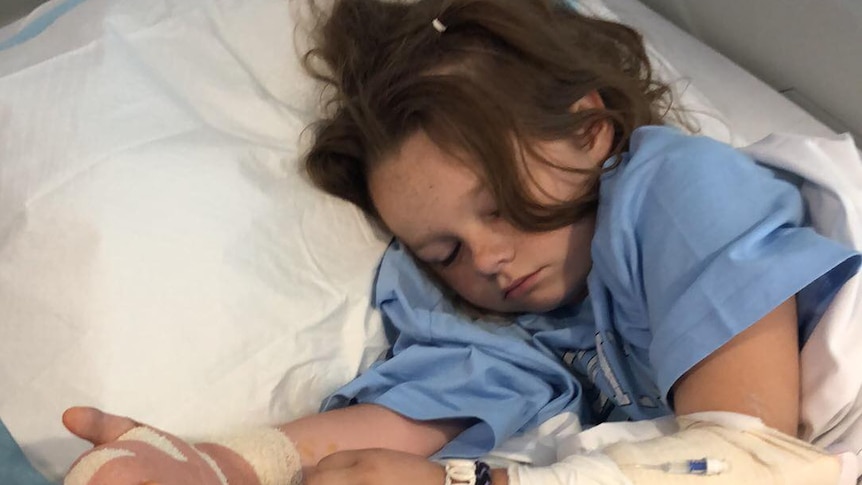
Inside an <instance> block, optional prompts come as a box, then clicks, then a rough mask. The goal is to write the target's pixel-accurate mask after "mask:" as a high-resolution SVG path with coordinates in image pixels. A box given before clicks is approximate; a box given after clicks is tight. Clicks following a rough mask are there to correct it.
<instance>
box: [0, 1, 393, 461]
mask: <svg viewBox="0 0 862 485" xmlns="http://www.w3.org/2000/svg"><path fill="white" fill-rule="evenodd" d="M59 3H61V2H60V1H59V0H54V1H53V2H51V3H50V4H49V7H50V6H56V5H58V4H59ZM44 11H45V9H43V12H44ZM37 15H38V13H37ZM292 18H293V15H292V12H291V11H289V9H288V3H287V2H284V1H282V0H244V1H233V0H213V1H208V2H188V1H184V0H163V1H160V2H140V1H138V0H116V1H109V0H87V1H85V2H83V3H81V4H80V5H79V6H78V7H76V8H75V9H73V10H71V11H70V12H68V13H67V14H66V15H64V16H63V17H60V18H59V19H58V20H57V21H56V22H55V23H54V24H52V25H51V26H50V27H49V28H48V29H47V30H46V31H45V32H43V33H42V34H41V35H40V36H39V37H36V38H34V39H32V40H30V41H28V42H25V43H22V44H20V45H18V46H15V47H12V48H10V49H8V50H5V51H2V52H0V153H3V160H2V162H0V390H2V392H0V418H2V419H3V420H4V421H5V422H6V424H7V425H8V427H9V428H10V430H11V432H12V433H13V435H14V436H15V437H16V439H17V440H18V441H19V442H20V443H21V444H22V446H23V448H24V450H25V452H26V453H27V455H28V457H29V458H30V459H31V460H32V461H33V462H34V464H35V465H36V466H37V467H38V468H39V469H41V470H42V471H44V472H46V473H48V474H49V475H51V476H54V477H56V476H59V475H61V474H62V473H63V471H64V469H65V467H66V466H68V464H69V463H71V461H72V459H74V458H75V457H76V456H77V455H78V454H79V453H80V452H81V451H83V450H84V449H85V448H86V446H85V445H84V443H82V442H78V441H76V440H73V439H72V438H71V437H69V436H68V435H67V433H66V432H65V431H64V430H63V428H62V427H61V424H60V420H59V418H60V413H61V412H62V411H63V409H65V408H66V407H68V406H71V405H76V404H86V405H95V406H100V407H104V408H106V409H108V410H110V411H113V412H117V413H124V414H128V415H131V416H134V417H135V418H137V419H139V420H142V421H146V422H149V423H152V424H153V425H155V426H160V427H163V428H166V429H169V430H171V431H174V432H177V433H180V434H185V435H195V434H202V433H207V432H212V431H218V430H220V429H224V428H229V427H234V426H237V425H241V424H257V423H264V422H280V421H284V420H288V419H290V418H292V417H295V416H297V415H300V414H305V413H309V412H312V411H314V410H316V409H317V407H318V405H319V402H320V399H321V397H322V396H323V395H325V394H327V393H328V392H330V391H331V390H333V389H334V388H335V387H337V386H338V385H340V384H342V383H344V382H346V381H347V380H349V379H350V378H352V377H353V376H354V375H355V374H356V373H357V371H358V370H359V369H360V367H361V366H362V365H364V364H366V363H368V362H369V361H371V360H373V359H374V358H376V357H377V355H378V354H379V353H380V352H381V351H382V350H383V348H384V344H385V339H384V337H383V334H382V331H381V328H380V324H379V318H377V316H376V315H375V314H374V313H372V312H371V311H370V310H369V305H368V303H369V288H370V285H371V281H372V277H373V270H374V267H375V265H376V263H377V259H378V257H379V256H380V254H381V252H382V250H383V249H384V247H385V241H384V240H381V239H380V238H379V237H378V236H376V235H375V234H374V233H373V232H372V231H371V230H370V229H369V227H368V225H367V224H366V222H365V220H364V219H363V217H362V216H361V215H360V214H359V213H358V212H357V211H356V210H355V209H353V208H352V207H349V206H347V204H345V203H342V202H340V201H336V200H334V199H332V198H329V197H327V196H324V195H322V194H321V193H319V192H317V191H315V190H314V189H313V188H312V187H311V186H310V185H309V184H308V183H307V182H305V181H304V180H303V179H302V178H301V177H300V176H299V175H298V168H297V157H298V154H299V151H298V150H299V148H297V147H298V140H299V138H300V133H301V131H302V130H303V128H304V127H305V125H306V123H307V122H308V121H309V120H311V119H312V118H313V116H312V111H311V109H310V107H311V106H313V105H314V102H315V99H316V98H315V97H314V89H315V87H314V86H313V85H312V83H311V82H310V81H309V80H307V79H306V78H305V77H304V76H303V74H302V72H301V70H300V69H299V66H298V64H297V60H296V56H295V55H294V48H293V42H292V39H293V37H292V35H293V25H292ZM29 21H30V22H35V21H38V18H33V19H30V20H29Z"/></svg>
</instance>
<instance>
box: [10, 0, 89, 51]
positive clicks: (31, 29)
mask: <svg viewBox="0 0 862 485" xmlns="http://www.w3.org/2000/svg"><path fill="white" fill-rule="evenodd" d="M85 1H86V0H66V1H65V2H61V3H60V4H59V5H57V6H55V7H54V8H52V9H50V10H48V11H47V12H45V13H44V14H43V15H42V16H41V17H39V18H37V19H35V20H33V21H31V22H30V23H29V24H27V26H26V27H24V28H23V29H21V31H20V32H18V33H17V34H15V35H13V36H12V37H10V38H8V39H6V40H4V41H2V42H0V51H3V50H6V49H8V48H10V47H14V46H16V45H18V44H20V43H22V42H26V41H28V40H30V39H32V38H33V37H36V36H37V35H39V34H41V33H42V32H43V31H44V30H45V29H47V28H48V27H49V26H50V25H51V24H53V23H54V22H56V21H57V19H59V18H60V17H62V16H63V15H65V14H66V13H67V12H69V11H70V10H72V9H73V8H75V7H77V6H78V5H80V4H82V3H84V2H85Z"/></svg>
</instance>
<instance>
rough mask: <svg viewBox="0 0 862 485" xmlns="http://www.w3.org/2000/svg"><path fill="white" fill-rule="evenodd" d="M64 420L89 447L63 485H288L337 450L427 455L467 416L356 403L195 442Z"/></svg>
mask: <svg viewBox="0 0 862 485" xmlns="http://www.w3.org/2000/svg"><path fill="white" fill-rule="evenodd" d="M63 424H64V425H65V426H66V427H67V428H68V429H69V431H71V432H72V433H73V434H75V435H76V436H78V437H79V438H82V439H85V440H87V441H89V442H91V443H92V444H93V445H94V448H93V449H92V450H90V451H88V452H87V453H85V454H84V455H82V456H81V458H79V460H78V461H77V462H76V463H75V465H74V466H73V467H72V469H71V470H70V472H69V474H68V475H67V477H66V481H65V482H64V483H66V484H67V485H107V484H111V485H127V484H128V485H138V484H140V483H145V482H148V481H152V482H154V483H190V482H189V480H192V479H191V478H190V477H194V479H193V480H192V481H193V482H194V483H197V484H199V485H218V484H219V483H223V480H221V479H220V478H219V476H218V475H219V474H221V475H222V476H223V478H224V479H226V480H227V481H228V482H229V483H243V484H247V485H254V484H261V485H268V484H269V483H270V481H271V480H272V479H275V478H278V479H277V480H276V481H277V482H279V483H280V482H282V481H285V483H287V482H290V479H289V478H286V477H281V475H279V474H284V473H289V474H291V476H294V475H295V473H296V472H297V471H298V470H299V469H300V468H301V469H304V470H306V471H308V470H310V469H311V468H312V467H314V466H315V465H317V464H318V462H319V461H320V460H321V459H323V458H325V457H326V456H328V455H330V454H332V453H336V452H339V451H345V450H356V449H363V448H385V449H389V450H396V451H399V452H403V453H405V454H406V455H408V456H414V457H415V456H417V455H419V456H422V457H427V456H430V455H431V454H432V453H434V452H435V451H437V450H439V449H440V448H442V447H443V446H444V445H445V444H446V443H447V442H449V441H451V440H452V439H454V438H455V437H456V436H457V435H458V434H459V433H460V432H461V431H463V430H464V429H465V428H466V427H467V426H468V425H469V421H457V420H447V421H431V422H420V421H415V420H412V419H409V418H406V417H404V416H401V415H399V414H397V413H395V412H393V411H390V410H389V409H386V408H383V407H381V406H377V405H371V404H360V405H355V406H351V407H348V408H344V409H339V410H334V411H327V412H324V413H320V414H316V415H312V416H308V417H305V418H301V419H299V420H296V421H293V422H291V423H287V424H284V425H282V426H280V427H279V428H278V431H275V430H269V431H264V432H263V434H261V433H260V432H256V433H257V434H255V436H257V437H258V438H257V439H254V440H251V441H250V440H249V439H248V438H245V439H240V440H239V441H237V436H234V437H226V439H227V441H224V440H217V442H216V443H207V442H204V443H197V444H195V445H192V444H190V443H187V442H185V441H183V440H181V439H179V438H177V437H175V436H173V435H171V434H169V433H165V432H162V431H158V430H154V429H152V428H149V427H147V426H145V425H142V424H140V423H138V422H136V421H134V420H132V419H129V418H125V417H121V416H114V415H111V414H107V413H103V412H101V411H99V410H97V409H93V408H72V409H69V410H68V411H66V413H65V414H64V415H63ZM130 433H131V434H135V436H134V437H131V436H130ZM238 436H240V435H238ZM285 436H286V437H287V439H285ZM121 437H122V439H121V440H118V439H120V438H121ZM285 442H286V443H287V444H285ZM226 443H230V445H227V444H226ZM237 445H238V446H237ZM225 446H227V447H225ZM172 450H173V451H172ZM201 453H203V455H202V454H201ZM177 457H184V459H177ZM207 459H209V460H210V462H207ZM285 460H287V462H285ZM294 460H296V461H294ZM255 463H258V464H259V465H263V468H259V467H257V466H255ZM279 463H281V464H282V465H279ZM285 463H292V464H289V465H287V466H288V467H289V468H290V470H291V471H287V470H280V471H279V472H277V475H278V476H277V477H276V476H274V475H272V473H273V470H276V469H279V468H280V467H283V465H284V464H285ZM261 470H263V471H261ZM267 470H268V471H267ZM291 483H293V482H291Z"/></svg>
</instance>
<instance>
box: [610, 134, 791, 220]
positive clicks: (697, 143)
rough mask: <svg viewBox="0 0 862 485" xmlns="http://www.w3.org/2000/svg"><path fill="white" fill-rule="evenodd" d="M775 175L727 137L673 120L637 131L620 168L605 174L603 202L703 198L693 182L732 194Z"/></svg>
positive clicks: (713, 190) (696, 184)
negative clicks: (689, 130) (725, 139)
mask: <svg viewBox="0 0 862 485" xmlns="http://www.w3.org/2000/svg"><path fill="white" fill-rule="evenodd" d="M774 179H775V174H774V172H773V171H771V170H769V169H767V168H765V167H763V166H761V165H759V164H758V163H756V161H755V160H754V159H753V158H752V157H751V156H749V155H748V154H746V153H744V152H742V151H740V150H737V149H736V148H734V147H732V146H730V145H728V144H726V143H723V142H720V141H718V140H715V139H713V138H709V137H707V136H699V135H690V134H687V133H684V132H682V131H680V130H679V129H677V128H674V127H670V126H644V127H641V128H638V129H637V130H635V132H634V133H633V134H632V137H631V142H630V144H629V150H628V151H627V152H626V153H624V154H623V155H622V158H621V160H620V163H619V164H618V165H617V166H616V168H614V169H613V170H609V171H608V172H607V173H606V174H605V175H604V176H603V178H602V184H601V189H600V190H601V202H602V203H605V204H607V203H609V202H612V201H615V200H620V199H622V200H627V201H629V202H637V201H639V200H642V198H643V197H648V196H658V195H660V196H661V197H662V198H664V199H673V200H676V199H678V198H682V199H680V200H677V202H679V203H685V202H686V201H685V200H683V199H686V198H687V197H692V196H693V197H694V198H695V199H699V198H701V197H699V196H698V194H697V193H692V191H691V189H692V188H693V187H702V188H706V187H705V186H709V189H708V190H707V192H709V193H711V194H712V195H717V194H724V195H729V194H730V193H732V192H733V191H734V189H735V188H738V187H740V186H743V185H744V186H750V185H751V184H752V183H753V184H754V186H760V185H761V184H764V183H766V184H767V185H770V184H771V183H772V182H771V181H772V180H774ZM674 194H676V195H677V196H679V197H675V196H674ZM701 195H705V193H704V194H701Z"/></svg>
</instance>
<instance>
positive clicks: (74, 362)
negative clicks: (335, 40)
mask: <svg viewBox="0 0 862 485" xmlns="http://www.w3.org/2000/svg"><path fill="white" fill-rule="evenodd" d="M582 6H583V8H586V9H587V10H589V11H591V12H593V13H594V14H597V15H603V16H609V17H619V18H620V19H621V20H622V21H624V22H627V23H630V24H632V25H634V26H635V27H637V28H638V29H640V30H641V31H642V32H644V34H645V36H646V38H647V40H648V41H649V43H650V46H651V49H652V54H653V56H654V58H655V60H656V62H657V63H658V64H659V66H660V69H661V72H662V73H663V75H664V76H665V78H666V79H667V80H669V81H671V82H672V83H673V85H674V88H675V90H676V91H677V93H678V95H679V97H680V100H681V103H682V105H683V106H684V107H685V108H686V109H687V110H688V112H689V114H690V115H691V116H692V117H693V118H694V119H695V120H697V123H698V124H699V126H700V128H701V131H702V132H704V133H706V134H709V135H711V136H714V137H716V138H719V139H723V140H726V141H729V142H732V143H734V144H736V145H740V146H741V145H746V144H748V143H750V142H752V141H755V140H758V139H760V138H762V137H764V136H766V135H768V134H770V133H773V132H795V133H802V134H807V135H823V136H829V135H832V133H831V131H830V130H829V129H828V128H827V127H825V126H824V125H822V124H821V123H819V122H818V121H816V120H815V119H814V118H812V117H811V116H810V115H808V114H807V113H805V112H804V111H802V110H801V109H799V108H798V107H796V106H795V105H793V104H792V103H790V102H788V101H787V100H785V99H784V98H783V97H782V96H781V95H780V94H778V93H777V92H775V91H773V90H772V89H771V88H769V87H768V86H766V85H765V84H763V83H761V82H760V81H758V80H757V79H756V78H754V77H753V76H751V75H750V74H748V73H747V72H745V71H744V70H743V69H741V68H740V67H738V66H736V65H735V64H734V63H733V62H731V61H729V60H728V59H726V58H724V57H722V56H721V55H719V54H717V53H716V52H714V51H712V50H711V49H710V48H708V47H706V46H705V45H703V44H701V43H699V42H698V41H696V40H694V39H693V38H692V37H690V36H688V35H687V34H685V33H684V32H682V31H681V30H679V29H677V28H676V27H674V26H673V25H672V24H670V23H669V22H667V21H666V20H664V19H663V18H662V17H660V16H658V15H656V14H655V13H653V12H652V11H650V10H649V9H647V8H646V7H645V6H644V5H642V4H641V3H639V2H638V1H637V0H585V1H584V2H582ZM298 15H299V13H298V11H297V10H296V8H295V6H292V5H290V4H289V3H288V2H286V1H284V0H200V1H188V0H157V1H156V0H151V1H146V2H141V1H139V0H51V1H49V2H47V3H46V4H44V5H43V6H41V7H40V8H38V9H37V10H36V11H35V12H33V13H32V14H31V15H30V16H29V17H27V18H25V19H22V20H21V21H19V22H17V23H15V24H12V25H9V26H7V27H4V28H3V29H0V49H2V50H0V418H2V419H3V421H4V422H5V423H6V425H7V426H8V428H9V430H10V431H11V433H12V434H13V436H14V437H15V438H16V439H17V441H18V442H19V443H20V444H21V446H22V448H23V450H24V452H25V453H26V455H27V457H28V458H29V459H30V460H31V462H32V463H33V464H34V465H35V466H36V467H37V468H38V469H39V470H41V471H43V472H44V473H46V474H47V475H48V476H51V477H58V476H60V475H62V473H63V471H64V469H65V467H67V466H68V465H69V464H70V462H71V461H72V460H73V459H74V458H75V457H76V456H77V455H78V454H80V453H81V452H82V451H83V450H84V449H85V448H86V446H85V445H84V444H83V443H82V442H80V441H77V440H74V439H72V438H71V437H69V436H68V435H67V434H66V433H65V432H64V430H63V428H62V426H61V424H60V420H59V417H60V414H61V413H62V411H63V410H64V409H65V408H66V407H68V406H71V405H77V404H86V405H94V406H99V407H102V408H104V409H106V410H108V411H111V412H116V413H122V414H127V415H130V416H134V417H135V418H136V419H139V420H141V421H144V422H148V423H151V424H153V425H155V426H158V427H161V428H164V429H168V430H171V431H173V432H175V433H177V434H180V435H184V436H202V435H205V434H209V433H214V432H221V431H227V430H230V429H231V428H236V427H240V426H246V425H253V424H262V423H273V422H280V421H285V420H288V419H291V418H293V417H296V416H299V415H302V414H306V413H309V412H313V411H314V410H316V409H317V406H318V405H319V402H320V400H321V398H322V397H323V396H324V395H326V394H327V393H328V392H330V391H332V390H333V389H335V388H336V387H337V386H339V385H340V384H342V383H344V382H346V381H347V380H349V379H350V378H351V377H352V376H354V375H355V374H356V373H357V372H358V371H360V370H361V369H362V368H364V367H365V366H367V365H369V364H370V363H371V362H373V361H374V360H375V359H377V358H378V357H379V356H380V355H381V353H383V352H384V351H385V349H386V341H385V335H384V332H383V330H382V327H381V322H380V318H379V316H378V315H377V314H376V313H375V312H374V311H373V310H372V309H370V308H369V299H370V298H369V289H370V284H371V281H372V278H373V271H374V268H375V265H376V262H377V259H378V257H379V256H380V254H381V253H382V251H383V249H384V247H385V245H386V243H387V238H386V236H385V235H382V234H379V233H376V232H375V231H374V230H373V229H372V228H371V227H370V226H369V224H368V223H367V221H366V220H365V219H364V218H363V217H362V215H361V214H360V213H359V212H358V211H357V210H355V209H354V208H352V207H349V206H348V205H346V204H345V203H343V202H340V201H337V200H335V199H333V198H331V197H327V196H325V195H322V194H320V193H318V192H317V191H315V190H314V189H313V188H311V186H310V185H309V184H308V183H307V181H305V179H304V178H303V177H302V176H301V175H300V174H299V171H298V165H297V160H298V157H299V156H300V155H301V153H302V150H303V148H304V147H305V146H307V143H308V139H307V137H306V136H304V135H303V129H304V127H305V126H306V125H307V124H308V122H310V121H311V120H313V119H314V115H315V106H316V100H317V91H316V86H315V85H314V84H313V83H312V82H311V81H310V80H309V79H307V78H306V77H305V76H304V75H303V73H302V71H301V69H300V67H299V64H298V62H297V58H296V55H295V52H296V51H297V49H299V50H301V49H302V46H303V36H302V32H301V30H300V31H299V33H298V34H297V35H294V29H293V26H294V23H295V19H296V18H297V16H298Z"/></svg>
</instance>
